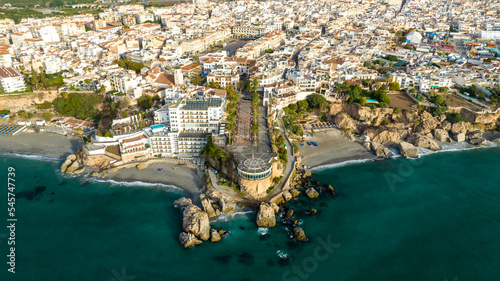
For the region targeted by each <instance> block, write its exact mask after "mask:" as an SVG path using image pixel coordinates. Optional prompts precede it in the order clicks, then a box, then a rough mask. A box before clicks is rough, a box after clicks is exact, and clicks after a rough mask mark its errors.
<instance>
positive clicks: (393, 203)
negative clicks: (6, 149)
mask: <svg viewBox="0 0 500 281" xmlns="http://www.w3.org/2000/svg"><path fill="white" fill-rule="evenodd" d="M499 157H500V148H487V149H474V150H468V151H461V152H449V153H436V154H431V155H426V156H424V157H421V158H419V159H410V160H406V159H401V158H397V159H387V160H380V161H374V162H371V161H369V162H365V163H357V164H355V165H346V166H340V167H334V168H330V169H325V170H319V171H316V172H314V173H313V177H314V178H315V180H318V181H320V182H321V183H322V184H331V185H332V186H334V188H335V189H336V191H337V196H336V197H332V196H331V195H329V194H326V193H323V194H321V196H320V198H318V199H316V200H309V199H304V198H303V197H301V199H300V200H299V201H298V202H295V203H292V202H289V203H288V204H287V205H289V206H290V207H291V208H292V209H294V210H295V213H296V215H295V217H296V218H297V219H299V220H300V221H301V225H300V226H301V227H302V228H303V229H304V231H305V233H306V235H307V236H308V237H309V241H308V242H306V243H297V242H294V241H292V240H291V239H289V238H288V237H287V234H286V227H285V226H283V225H281V224H279V222H278V225H277V226H276V227H275V228H273V229H269V230H267V229H262V228H260V229H259V228H258V227H256V226H255V223H254V220H255V216H254V215H253V214H249V213H240V214H236V215H232V216H228V217H226V218H222V219H218V220H216V221H215V222H214V223H213V224H212V226H213V227H214V228H217V229H225V230H229V231H230V232H231V233H230V235H229V236H228V237H226V238H224V239H223V240H222V241H220V242H218V243H213V244H212V243H210V242H204V243H203V244H202V245H200V246H198V247H196V248H190V249H183V248H182V247H181V246H180V245H179V243H178V234H179V232H180V231H181V224H182V217H181V213H180V212H181V211H180V210H179V209H178V208H175V207H173V206H172V202H173V201H174V200H175V199H177V198H179V197H181V196H183V195H184V192H182V191H179V190H178V189H176V188H174V187H169V186H168V185H147V184H146V185H142V184H138V185H137V186H135V185H131V184H120V183H119V182H107V181H99V182H92V183H91V184H89V185H86V186H80V185H81V184H82V183H84V182H85V180H82V179H81V178H79V177H67V176H63V175H61V174H60V173H59V172H58V167H59V163H58V162H57V161H56V160H51V159H43V158H41V159H27V158H21V157H18V156H16V155H2V156H1V160H0V182H3V183H6V182H7V179H6V178H7V168H8V167H9V166H12V167H15V169H16V184H17V187H16V193H18V197H17V200H16V217H17V219H18V221H17V222H16V274H15V279H13V278H12V276H11V275H10V273H8V272H7V264H6V261H7V258H6V255H7V254H8V252H7V248H8V247H9V246H8V245H7V239H6V234H7V230H6V228H5V226H2V228H0V242H1V243H0V254H1V256H3V260H4V261H3V262H2V266H0V269H1V270H2V272H1V273H0V280H117V281H122V280H368V279H369V280H418V281H420V280H437V281H444V280H446V279H447V280H495V279H497V277H498V267H499V266H500V241H499V239H498V236H499V235H500V184H499V183H498V175H499V173H498V170H499V169H500V161H498V159H499ZM37 187H40V188H38V189H37ZM41 187H45V189H43V188H41ZM2 190H3V191H2V192H1V193H0V202H4V203H3V204H4V205H3V206H4V207H1V205H0V207H1V212H2V214H3V218H4V223H3V224H5V218H6V217H7V207H8V206H7V199H6V198H7V191H6V184H4V187H3V188H2ZM309 208H316V209H318V213H317V214H316V215H314V216H307V215H306V214H304V210H306V209H309ZM3 224H2V225H3ZM283 255H286V256H288V257H289V261H288V262H280V259H279V257H280V256H283ZM132 277H134V279H131V278H132Z"/></svg>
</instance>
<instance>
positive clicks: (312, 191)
mask: <svg viewBox="0 0 500 281" xmlns="http://www.w3.org/2000/svg"><path fill="white" fill-rule="evenodd" d="M306 195H307V197H309V198H311V199H314V198H318V196H319V193H318V192H317V191H316V189H314V188H313V187H310V188H308V189H306Z"/></svg>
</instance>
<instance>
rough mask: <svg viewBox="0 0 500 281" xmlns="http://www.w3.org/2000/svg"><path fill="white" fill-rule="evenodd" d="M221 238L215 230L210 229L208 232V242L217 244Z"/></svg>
mask: <svg viewBox="0 0 500 281" xmlns="http://www.w3.org/2000/svg"><path fill="white" fill-rule="evenodd" d="M220 239H221V237H220V234H219V232H218V231H217V230H215V229H212V230H210V242H212V243H213V242H217V241H220Z"/></svg>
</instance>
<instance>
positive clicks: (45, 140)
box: [0, 132, 83, 158]
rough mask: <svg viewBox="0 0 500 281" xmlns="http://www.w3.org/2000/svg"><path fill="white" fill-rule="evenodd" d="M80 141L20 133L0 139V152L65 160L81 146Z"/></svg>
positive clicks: (41, 133) (47, 135)
mask: <svg viewBox="0 0 500 281" xmlns="http://www.w3.org/2000/svg"><path fill="white" fill-rule="evenodd" d="M82 143H83V142H82V140H81V139H77V138H72V137H66V136H63V135H58V134H54V133H47V132H40V133H26V132H21V133H18V134H16V135H14V136H10V137H0V151H2V152H10V153H18V154H25V155H39V156H45V157H51V158H65V157H66V156H67V155H68V154H71V153H75V152H76V151H78V150H79V149H80V148H81V146H82Z"/></svg>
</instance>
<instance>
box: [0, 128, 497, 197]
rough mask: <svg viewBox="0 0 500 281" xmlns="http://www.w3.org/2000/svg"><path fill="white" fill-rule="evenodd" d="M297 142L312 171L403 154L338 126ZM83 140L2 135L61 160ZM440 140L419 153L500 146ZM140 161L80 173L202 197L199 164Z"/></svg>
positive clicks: (9, 142) (13, 151)
mask: <svg viewBox="0 0 500 281" xmlns="http://www.w3.org/2000/svg"><path fill="white" fill-rule="evenodd" d="M492 135H496V134H492ZM490 137H491V136H490ZM489 139H491V138H489ZM307 141H316V142H317V143H318V146H317V147H316V146H313V145H307ZM293 143H295V144H297V145H299V156H300V157H302V163H303V164H304V165H306V167H307V170H308V171H311V172H315V171H320V170H325V169H330V168H335V167H341V166H346V165H353V164H357V163H365V162H370V161H377V160H383V159H390V158H398V157H400V156H399V154H395V155H393V156H391V157H389V158H377V157H376V156H375V155H374V154H372V153H371V152H369V151H367V150H366V148H365V147H364V146H363V145H362V144H361V143H360V141H358V140H354V141H352V140H349V138H348V137H347V136H345V135H343V134H342V133H341V132H340V131H339V130H337V129H330V130H328V131H327V132H323V131H321V132H317V133H316V135H315V136H314V137H310V136H309V137H306V138H304V141H303V143H305V144H304V146H300V144H299V142H297V141H293ZM82 144H83V142H82V140H80V139H77V138H73V137H68V136H62V135H58V134H54V133H48V132H40V133H26V132H21V133H19V134H17V135H15V136H10V137H2V138H0V148H1V150H0V153H4V154H5V155H12V156H14V157H24V158H33V159H43V158H45V159H49V160H57V161H61V160H63V159H64V158H66V157H67V155H69V154H71V153H76V151H77V150H78V149H80V148H81V145H82ZM438 144H439V145H440V147H441V148H442V149H441V150H438V151H432V150H427V149H422V148H419V156H418V157H422V156H425V155H431V154H435V153H442V152H459V151H466V150H472V149H480V148H494V147H500V144H497V143H494V142H492V141H488V144H487V145H485V146H473V145H471V144H469V143H466V142H461V143H457V142H439V143H438ZM137 164H138V163H130V164H128V165H129V166H128V167H118V169H116V170H115V171H113V172H110V171H106V175H107V176H106V178H96V177H90V174H91V173H93V172H95V170H92V169H88V168H87V169H86V170H85V172H83V173H82V174H80V175H79V176H81V177H84V176H87V177H88V178H89V179H95V180H98V181H110V182H111V183H117V184H122V183H123V184H125V185H126V183H134V182H136V183H137V185H141V184H145V185H149V184H150V185H166V186H172V187H173V188H174V189H175V188H179V189H181V190H182V191H183V192H186V193H187V194H188V195H189V197H190V198H192V199H193V200H198V197H199V194H200V193H201V192H202V187H203V182H202V179H201V178H200V176H199V175H198V173H197V171H196V169H195V168H190V167H188V166H186V165H178V164H177V163H172V162H162V161H159V160H156V161H155V160H152V161H151V162H149V165H148V167H147V168H145V169H142V170H138V169H137V168H136V167H135V166H136V165H137ZM160 167H161V168H163V170H162V171H158V170H157V168H160Z"/></svg>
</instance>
